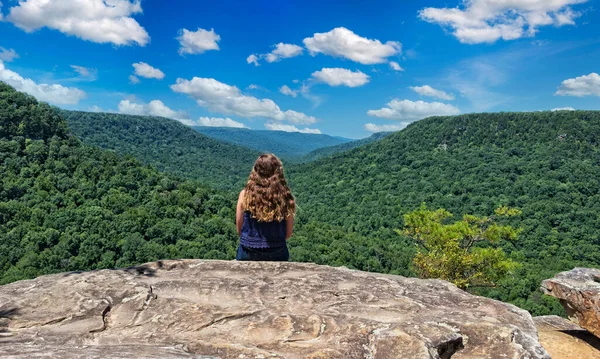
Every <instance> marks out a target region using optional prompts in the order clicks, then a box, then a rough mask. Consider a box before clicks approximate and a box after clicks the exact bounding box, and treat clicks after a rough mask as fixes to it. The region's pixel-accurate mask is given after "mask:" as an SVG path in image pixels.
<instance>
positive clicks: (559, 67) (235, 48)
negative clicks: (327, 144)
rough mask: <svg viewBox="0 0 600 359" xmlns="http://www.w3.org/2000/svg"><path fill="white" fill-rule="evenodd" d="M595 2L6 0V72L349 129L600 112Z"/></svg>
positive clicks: (362, 132)
mask: <svg viewBox="0 0 600 359" xmlns="http://www.w3.org/2000/svg"><path fill="white" fill-rule="evenodd" d="M597 3H598V1H597V0H551V1H550V0H471V1H469V2H463V1H461V0H445V1H436V0H424V1H410V2H409V1H368V2H367V1H358V0H352V1H345V2H343V3H342V2H339V1H335V2H333V1H331V2H328V1H325V0H320V1H312V0H308V1H307V0H304V1H273V0H270V1H251V2H250V1H226V0H224V1H218V2H199V1H191V0H189V1H184V0H174V1H170V2H165V1H158V0H144V1H141V2H139V1H134V0H104V1H103V0H20V1H16V0H4V2H3V5H2V6H1V7H0V12H1V13H2V16H1V17H0V20H1V21H0V80H2V81H6V82H8V83H10V84H11V85H13V86H15V87H16V88H17V89H19V90H21V91H25V92H29V93H31V94H32V95H34V96H36V97H38V98H39V99H40V100H43V101H47V102H50V103H52V104H55V105H57V106H60V107H63V108H67V109H79V110H94V111H109V112H123V113H132V114H147V115H162V116H166V117H171V118H174V119H178V120H180V121H182V122H183V123H186V124H189V125H199V124H202V125H222V126H223V125H225V126H246V127H249V128H252V129H265V128H269V129H282V130H288V131H289V130H301V131H306V132H321V133H327V134H332V135H337V136H345V137H350V138H360V137H365V136H367V135H369V134H370V133H371V132H375V131H380V130H397V129H401V128H403V127H404V126H406V125H407V124H408V123H411V122H414V121H416V120H419V119H421V118H423V117H427V116H430V115H453V114H458V113H470V112H496V111H538V110H551V109H557V108H575V109H599V108H600V106H599V101H598V100H599V97H600V76H599V75H598V72H600V68H599V66H600V63H599V59H600V23H599V22H598V21H597V19H598V11H597V10H596V7H597ZM251 55H254V56H251ZM254 59H256V61H253V60H254ZM134 64H135V66H134ZM256 64H258V66H256ZM284 86H286V87H284Z"/></svg>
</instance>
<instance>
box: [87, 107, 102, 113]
mask: <svg viewBox="0 0 600 359" xmlns="http://www.w3.org/2000/svg"><path fill="white" fill-rule="evenodd" d="M88 111H89V112H105V111H104V110H103V109H102V107H100V106H96V105H94V106H92V107H90V108H88Z"/></svg>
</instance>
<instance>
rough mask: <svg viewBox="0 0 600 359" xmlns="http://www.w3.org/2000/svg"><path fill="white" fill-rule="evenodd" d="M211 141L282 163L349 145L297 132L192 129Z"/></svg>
mask: <svg viewBox="0 0 600 359" xmlns="http://www.w3.org/2000/svg"><path fill="white" fill-rule="evenodd" d="M194 129H195V130H196V131H198V132H200V133H202V134H204V135H206V136H209V137H212V138H214V139H217V140H220V141H224V142H228V143H232V144H236V145H240V146H243V147H247V148H252V149H254V150H256V151H259V152H270V153H274V154H276V155H277V156H280V157H281V158H283V159H286V160H292V161H295V160H299V159H300V157H302V156H304V155H306V154H308V153H309V152H311V151H314V150H316V149H319V148H323V147H329V146H336V145H339V144H342V143H346V142H350V141H352V140H350V139H344V138H340V137H332V136H328V135H317V134H309V133H300V132H284V131H265V130H248V129H245V128H229V127H194Z"/></svg>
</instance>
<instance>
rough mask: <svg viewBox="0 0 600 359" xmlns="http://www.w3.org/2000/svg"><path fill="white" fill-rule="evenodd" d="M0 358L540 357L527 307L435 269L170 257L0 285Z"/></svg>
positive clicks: (536, 338)
mask: <svg viewBox="0 0 600 359" xmlns="http://www.w3.org/2000/svg"><path fill="white" fill-rule="evenodd" d="M0 317H2V318H3V319H0V320H1V321H0V332H1V333H0V357H2V358H25V357H27V358H44V357H53V358H63V357H64V358H79V357H88V358H100V357H102V358H125V357H128V358H130V357H135V358H158V357H160V358H202V355H204V356H205V357H209V358H210V357H214V358H221V359H233V358H235V359H239V358H248V359H249V358H265V359H266V358H289V359H300V358H312V359H318V358H320V359H326V358H330V359H334V358H335V359H338V358H339V359H355V358H356V359H358V358H368V359H392V358H415V359H416V358H419V359H420V358H424V359H425V358H427V359H430V358H441V359H444V358H450V357H452V358H549V356H548V354H547V353H546V351H545V350H544V349H543V348H542V346H541V345H540V344H539V342H538V336H537V330H536V327H535V325H534V323H533V321H532V318H531V316H530V315H529V313H527V312H526V311H524V310H521V309H518V308H517V307H515V306H512V305H509V304H505V303H502V302H498V301H494V300H491V299H487V298H482V297H477V296H473V295H470V294H468V293H466V292H464V291H461V290H459V289H458V288H456V287H455V286H453V285H451V284H449V283H447V282H444V281H439V280H420V279H414V278H404V277H399V276H392V275H382V274H374V273H365V272H359V271H352V270H348V269H343V268H331V267H326V266H317V265H313V264H301V263H264V262H235V261H202V260H180V261H162V262H157V263H149V264H146V265H143V266H140V267H136V268H130V269H125V270H102V271H94V272H85V273H66V274H57V275H50V276H44V277H40V278H37V279H34V280H28V281H20V282H16V283H11V284H8V285H5V286H1V287H0Z"/></svg>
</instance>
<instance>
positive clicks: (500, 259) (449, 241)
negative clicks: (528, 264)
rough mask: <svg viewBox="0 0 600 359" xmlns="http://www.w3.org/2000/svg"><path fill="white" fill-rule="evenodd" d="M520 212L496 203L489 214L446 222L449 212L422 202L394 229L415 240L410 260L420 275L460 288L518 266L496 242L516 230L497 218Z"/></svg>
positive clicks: (488, 281)
mask: <svg viewBox="0 0 600 359" xmlns="http://www.w3.org/2000/svg"><path fill="white" fill-rule="evenodd" d="M520 214H521V212H520V211H519V210H517V209H513V208H508V207H500V208H498V209H496V211H495V214H494V215H493V216H490V217H477V216H473V215H464V216H463V218H462V220H460V221H457V222H454V223H447V219H448V218H450V217H452V214H451V213H450V212H448V211H446V210H445V209H438V210H435V211H432V210H429V209H427V207H426V206H425V205H424V204H423V205H421V207H420V208H419V209H417V210H415V211H414V212H411V213H408V214H406V215H405V216H404V223H405V230H404V231H403V232H401V231H398V233H399V234H402V233H404V234H405V235H407V236H409V237H410V238H413V239H414V240H416V241H417V242H418V245H419V250H418V252H417V255H416V256H415V257H414V260H413V262H414V264H415V267H416V269H417V273H418V275H419V276H420V277H421V278H439V279H443V280H447V281H449V282H452V283H454V284H455V285H456V286H457V287H459V288H461V289H463V290H466V289H467V288H469V287H481V286H495V285H496V283H498V281H499V280H500V279H502V278H504V277H505V276H506V275H508V274H509V273H510V272H511V271H512V270H513V269H515V268H516V267H517V266H518V264H517V263H516V262H514V261H512V260H511V259H509V258H507V257H506V254H505V253H504V251H503V250H502V248H499V245H500V243H501V241H503V240H509V241H514V240H516V239H517V236H518V234H519V232H520V230H519V229H515V228H513V227H511V226H505V225H500V224H498V223H497V220H498V219H499V218H501V217H512V216H517V215H520Z"/></svg>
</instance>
